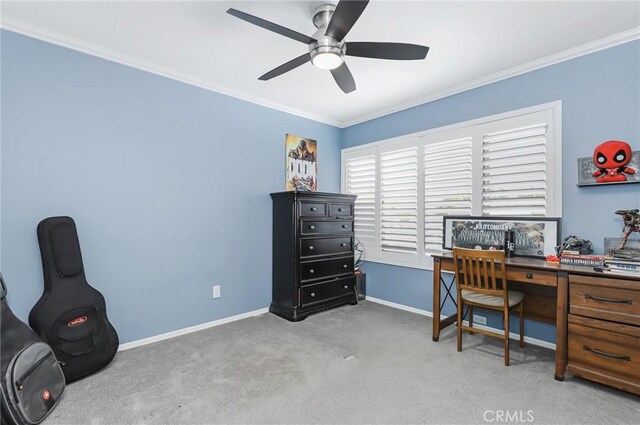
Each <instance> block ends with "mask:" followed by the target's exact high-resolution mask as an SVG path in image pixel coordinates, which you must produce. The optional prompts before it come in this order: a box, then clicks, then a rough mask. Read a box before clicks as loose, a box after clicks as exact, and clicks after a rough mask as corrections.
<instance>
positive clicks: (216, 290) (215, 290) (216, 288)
mask: <svg viewBox="0 0 640 425" xmlns="http://www.w3.org/2000/svg"><path fill="white" fill-rule="evenodd" d="M212 298H220V285H215V286H214V287H213V297H212Z"/></svg>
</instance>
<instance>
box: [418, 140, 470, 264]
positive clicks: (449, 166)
mask: <svg viewBox="0 0 640 425" xmlns="http://www.w3.org/2000/svg"><path fill="white" fill-rule="evenodd" d="M471 143H472V138H471V137H466V138H462V139H458V140H451V141H445V142H439V143H430V144H427V145H425V146H424V249H425V254H426V255H431V254H433V253H436V252H439V251H442V217H443V216H445V215H471V212H472V189H473V187H472V175H471V172H472V160H473V157H472V148H471V146H472V145H471Z"/></svg>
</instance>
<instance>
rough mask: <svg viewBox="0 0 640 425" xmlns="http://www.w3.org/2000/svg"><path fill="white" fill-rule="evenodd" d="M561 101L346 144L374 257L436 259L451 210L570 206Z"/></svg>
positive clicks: (423, 263) (416, 262)
mask: <svg viewBox="0 0 640 425" xmlns="http://www.w3.org/2000/svg"><path fill="white" fill-rule="evenodd" d="M561 110H562V105H561V102H553V103H549V104H544V105H538V106H532V107H529V108H526V109H520V110H517V111H512V112H507V113H503V114H499V115H494V116H491V117H485V118H480V119H475V120H472V121H467V122H464V123H460V124H454V125H449V126H446V127H441V128H438V129H429V130H426V131H424V132H420V133H415V134H412V135H407V136H400V137H396V138H393V139H388V140H382V141H378V142H375V143H371V144H368V145H361V146H357V147H353V148H347V149H344V150H343V151H342V169H343V173H342V190H343V191H344V192H346V193H350V194H355V195H358V198H357V200H356V205H355V212H354V215H355V233H356V237H357V238H358V239H359V240H361V241H362V242H363V244H364V246H365V248H366V251H365V260H366V261H373V262H380V263H386V264H395V265H400V266H408V267H418V268H427V269H429V268H431V267H432V266H433V263H432V258H431V255H432V254H438V253H440V252H441V251H442V239H443V228H442V227H443V226H442V220H443V217H445V216H452V215H455V216H481V215H482V216H550V217H553V216H556V217H557V216H562V140H561V136H562V117H561Z"/></svg>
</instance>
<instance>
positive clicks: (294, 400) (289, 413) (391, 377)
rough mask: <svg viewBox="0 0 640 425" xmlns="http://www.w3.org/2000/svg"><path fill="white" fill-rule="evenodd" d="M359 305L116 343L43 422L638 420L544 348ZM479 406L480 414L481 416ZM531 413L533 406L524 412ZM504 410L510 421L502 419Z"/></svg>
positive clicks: (626, 400)
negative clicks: (122, 346)
mask: <svg viewBox="0 0 640 425" xmlns="http://www.w3.org/2000/svg"><path fill="white" fill-rule="evenodd" d="M511 353H512V354H511V366H510V367H508V368H506V367H504V366H503V360H502V345H501V341H499V340H497V339H494V338H488V337H483V336H481V335H477V334H476V335H473V336H470V335H468V334H465V335H464V337H463V351H462V353H458V352H456V349H455V330H453V329H452V330H447V331H445V333H444V334H443V335H441V337H440V342H439V343H434V342H432V341H431V320H430V319H429V318H426V317H423V316H419V315H416V314H412V313H407V312H404V311H400V310H396V309H393V308H390V307H386V306H382V305H379V304H373V303H371V302H363V303H360V304H359V305H358V306H345V307H341V308H337V309H334V310H330V311H327V312H324V313H320V314H316V315H313V316H310V317H308V318H307V319H306V320H305V321H302V322H299V323H290V322H287V321H285V320H284V319H281V318H279V317H277V316H274V315H272V314H264V315H261V316H257V317H254V318H249V319H245V320H241V321H238V322H234V323H229V324H225V325H222V326H218V327H215V328H211V329H207V330H203V331H199V332H196V333H192V334H189V335H183V336H181V337H178V338H173V339H170V340H166V341H162V342H158V343H155V344H151V345H147V346H144V347H139V348H135V349H132V350H127V351H123V352H121V353H118V355H117V356H116V358H115V360H114V361H113V363H111V365H110V366H109V367H108V368H106V369H105V370H103V371H101V372H99V373H97V374H95V375H93V376H90V377H88V378H86V379H83V380H81V381H78V382H75V383H72V384H71V385H69V386H68V387H67V389H66V392H65V394H64V397H63V399H62V400H61V402H60V404H59V406H58V407H57V408H56V410H55V411H54V412H53V413H52V414H51V416H50V417H49V418H48V419H47V420H46V422H45V425H54V424H65V425H67V424H83V425H84V424H96V425H97V424H219V423H236V424H237V423H246V424H282V423H290V424H307V423H308V424H316V423H324V424H365V423H367V424H368V423H376V424H377V423H393V424H400V423H407V424H425V423H438V424H467V423H468V424H480V423H486V422H485V419H488V420H490V421H492V423H497V422H495V414H496V413H495V411H508V412H510V414H514V413H513V412H519V413H516V415H518V418H517V419H519V420H521V421H523V422H526V421H527V420H528V419H530V418H533V423H534V424H607V425H610V424H638V420H639V418H640V398H638V397H635V396H632V395H629V394H626V393H623V392H621V391H618V390H613V389H610V388H608V387H604V386H601V385H598V384H594V383H590V382H588V381H584V380H580V379H578V378H572V377H567V379H566V380H565V382H557V381H555V380H554V379H553V373H554V360H553V359H554V352H553V351H551V350H547V349H543V348H540V347H535V346H532V345H528V346H527V347H526V348H525V349H524V350H523V351H522V350H520V348H519V347H518V344H517V342H515V341H512V345H511ZM487 411H489V412H488V413H486V412H487ZM529 411H530V412H529ZM512 419H513V417H512Z"/></svg>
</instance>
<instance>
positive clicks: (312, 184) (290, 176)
mask: <svg viewBox="0 0 640 425" xmlns="http://www.w3.org/2000/svg"><path fill="white" fill-rule="evenodd" d="M285 151H286V155H287V157H286V164H287V165H286V167H287V172H286V190H287V191H292V190H297V191H300V192H317V191H318V142H316V141H315V140H313V139H309V138H305V137H300V136H296V135H293V134H287V136H286V138H285Z"/></svg>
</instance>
